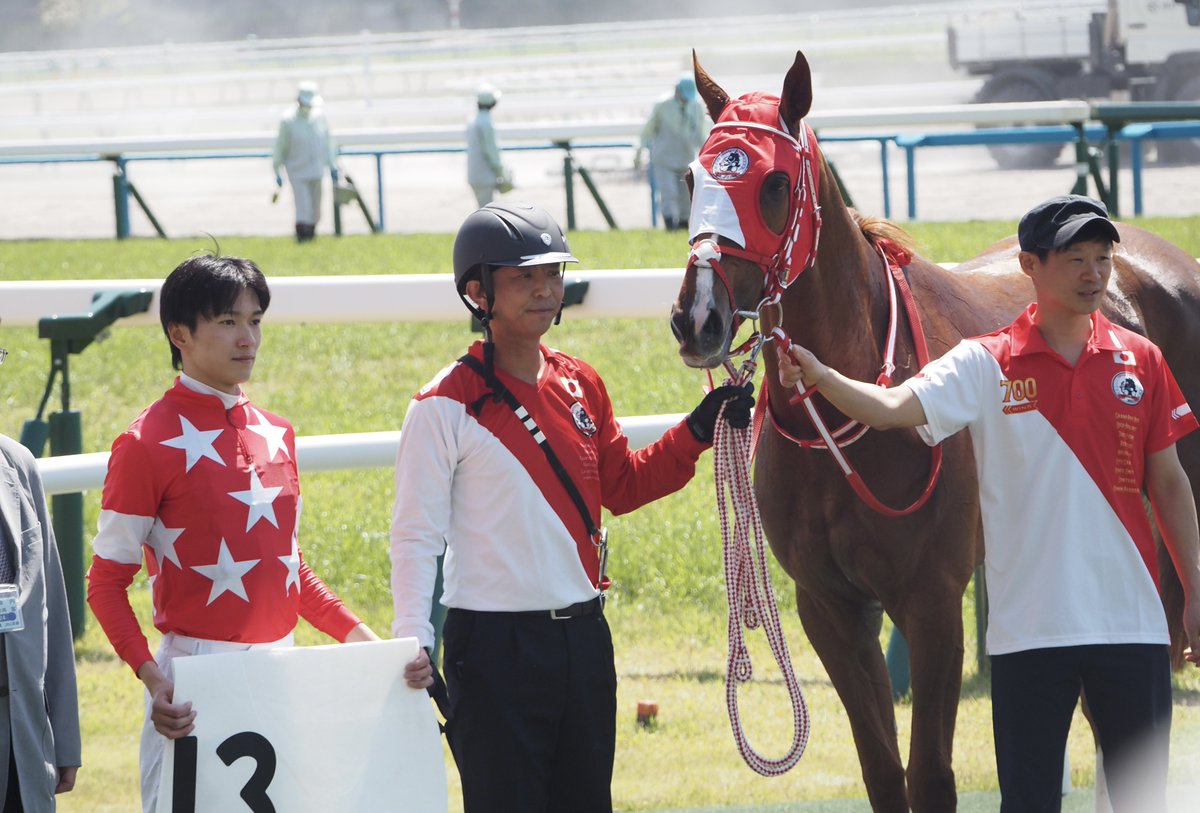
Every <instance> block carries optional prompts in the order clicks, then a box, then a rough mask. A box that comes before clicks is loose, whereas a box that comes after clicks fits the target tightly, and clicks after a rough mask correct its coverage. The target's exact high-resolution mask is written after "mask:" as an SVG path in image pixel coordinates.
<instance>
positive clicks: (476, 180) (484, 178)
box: [467, 84, 512, 206]
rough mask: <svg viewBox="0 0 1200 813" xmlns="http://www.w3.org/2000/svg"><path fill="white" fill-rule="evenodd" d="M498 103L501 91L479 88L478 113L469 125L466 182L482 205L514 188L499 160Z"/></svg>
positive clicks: (481, 86)
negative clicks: (494, 114)
mask: <svg viewBox="0 0 1200 813" xmlns="http://www.w3.org/2000/svg"><path fill="white" fill-rule="evenodd" d="M498 101H500V91H498V90H496V89H495V88H493V87H492V86H491V85H487V84H484V85H480V87H479V91H478V92H477V93H476V94H475V102H476V104H477V106H478V110H477V111H476V113H475V115H474V116H472V117H471V121H470V122H468V123H467V183H469V184H470V185H471V189H472V190H473V191H474V192H475V200H476V201H478V202H479V205H480V206H486V205H487V204H489V203H491V202H492V198H494V197H495V196H496V192H497V191H499V192H508V191H510V190H511V189H512V178H511V175H510V173H509V171H508V169H507V168H506V167H505V166H504V164H503V162H502V161H501V160H500V147H499V146H498V145H497V143H496V128H495V126H493V124H492V108H493V107H495V106H496V102H498Z"/></svg>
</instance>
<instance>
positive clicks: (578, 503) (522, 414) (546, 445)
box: [459, 353, 600, 543]
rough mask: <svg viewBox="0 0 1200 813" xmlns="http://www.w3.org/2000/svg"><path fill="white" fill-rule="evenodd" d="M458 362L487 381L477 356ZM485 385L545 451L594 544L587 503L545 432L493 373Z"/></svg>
mask: <svg viewBox="0 0 1200 813" xmlns="http://www.w3.org/2000/svg"><path fill="white" fill-rule="evenodd" d="M459 361H460V362H461V363H463V364H465V365H466V366H468V367H470V368H471V369H472V370H474V371H475V372H476V373H478V374H479V376H480V377H481V378H483V379H484V380H485V381H487V379H488V376H487V375H486V374H485V373H484V369H483V364H482V363H480V361H479V359H477V358H475V357H474V356H472V355H471V354H470V353H468V354H466V355H465V356H463V357H462V358H460V359H459ZM488 385H489V386H491V387H492V389H493V393H492V395H494V396H496V397H498V398H499V399H501V400H503V401H504V403H506V404H508V406H509V408H510V409H511V410H512V411H513V412H514V413H515V414H516V416H517V420H519V421H520V422H521V423H522V424H523V425H524V426H525V428H526V429H528V430H529V434H531V435H533V439H534V441H536V442H537V445H538V446H539V447H540V448H541V450H542V452H544V453H545V455H546V459H547V460H548V461H550V467H551V468H552V469H554V473H555V474H557V475H558V479H559V480H561V481H562V484H563V487H564V488H566V490H567V494H568V495H570V497H571V502H573V503H575V507H576V508H577V509H578V510H579V515H580V516H581V517H583V524H584V526H585V527H586V528H587V532H588V536H589V537H590V538H591V539H592V542H593V543H595V541H596V539H597V538H598V536H599V534H600V529H599V528H597V527H596V524H595V523H594V522H592V514H591V511H590V510H589V509H588V506H587V502H586V501H585V500H584V499H583V495H582V494H580V493H579V489H578V488H576V487H575V483H574V481H572V480H571V475H569V474H567V470H566V468H565V467H564V466H563V464H562V461H561V460H559V459H558V455H556V454H555V453H554V449H552V448H550V440H549V439H548V438H547V437H546V435H545V434H543V432H542V430H541V429H539V428H538V425H537V422H536V421H534V419H533V416H532V415H530V414H529V410H527V409H526V408H525V407H524V406H522V405H521V402H520V401H518V400H517V396H515V395H513V393H512V390H510V389H509V388H508V387H506V386H504V384H503V383H502V382H501V381H500V380H499V379H498V378H496V377H495V376H492V377H491V381H488ZM485 397H486V396H485ZM482 401H483V399H482V398H481V399H480V400H479V401H476V402H475V404H476V413H478V408H479V407H480V406H481V402H482Z"/></svg>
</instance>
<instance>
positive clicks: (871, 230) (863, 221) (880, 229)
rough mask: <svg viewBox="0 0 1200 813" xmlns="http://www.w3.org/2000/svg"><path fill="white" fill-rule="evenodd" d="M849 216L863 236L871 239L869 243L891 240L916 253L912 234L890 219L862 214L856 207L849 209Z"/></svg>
mask: <svg viewBox="0 0 1200 813" xmlns="http://www.w3.org/2000/svg"><path fill="white" fill-rule="evenodd" d="M850 216H851V217H853V218H854V222H855V223H857V224H858V228H859V230H861V231H862V233H863V236H864V237H866V238H867V239H868V240H870V241H871V245H876V244H877V243H878V242H879V241H880V240H891V241H892V242H893V243H896V244H898V245H900V246H901V247H903V248H905V249H907V250H908V251H909V253H911V254H916V253H917V241H916V240H915V239H913V236H912V235H911V234H909V233H908V232H906V231H905V230H904V229H902V228H900V227H899V226H897V225H896V224H895V223H893V222H891V221H890V220H884V219H883V218H882V217H872V216H870V215H864V214H863V213H862V212H860V211H858V210H857V209H850Z"/></svg>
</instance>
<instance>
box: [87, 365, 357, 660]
mask: <svg viewBox="0 0 1200 813" xmlns="http://www.w3.org/2000/svg"><path fill="white" fill-rule="evenodd" d="M300 506H301V500H300V481H299V473H298V470H297V468H296V450H295V435H294V433H293V431H292V427H291V426H290V425H289V424H288V423H287V421H285V420H284V419H282V418H280V417H278V416H276V415H272V414H270V413H267V412H263V411H262V410H259V409H258V408H256V407H254V406H253V405H252V404H251V403H250V402H249V401H248V400H246V398H245V397H244V396H243V397H242V398H241V399H240V400H239V401H238V403H237V404H236V405H235V406H234V407H233V408H232V409H229V410H226V408H225V406H224V404H223V403H222V402H221V400H220V399H219V398H217V397H215V396H213V395H206V394H201V393H198V392H194V391H193V390H191V389H188V388H187V387H186V386H184V385H183V384H182V383H180V382H178V381H177V382H176V384H175V386H174V388H172V389H171V390H169V391H168V392H167V393H166V394H165V395H164V396H163V397H162V398H161V399H160V400H159V401H156V402H155V403H154V404H152V405H151V406H150V407H148V408H147V409H146V410H145V411H144V412H143V413H142V414H141V415H140V416H139V417H138V418H137V420H135V421H134V422H133V423H132V424H131V425H130V427H129V429H127V430H126V431H125V432H124V433H122V434H121V435H120V436H119V437H118V438H117V439H116V441H114V442H113V451H112V457H111V458H110V460H109V465H108V475H107V477H106V478H105V482H104V494H103V497H102V499H101V506H100V507H101V511H100V521H99V526H100V529H99V533H98V534H97V535H96V539H95V556H94V557H93V560H92V567H91V569H90V571H89V572H88V603H89V604H90V605H91V607H92V610H93V612H94V613H95V614H96V618H97V619H98V620H99V621H100V625H101V626H102V627H103V628H104V631H105V633H106V634H107V635H108V637H109V640H110V641H112V644H113V647H114V649H116V651H117V654H118V655H119V656H120V657H121V658H122V660H124V661H125V662H126V663H128V664H129V666H130V667H131V668H132V669H133V670H134V671H136V670H137V669H138V667H139V666H141V665H142V664H143V663H145V662H146V661H148V660H152V659H153V658H152V656H151V654H150V649H149V646H148V644H147V641H146V637H145V635H143V634H142V631H141V628H140V626H139V625H138V621H137V618H136V616H135V615H134V613H133V610H132V608H131V606H130V603H129V597H128V592H127V591H128V588H129V585H130V584H131V583H132V581H133V578H134V577H135V576H136V575H137V572H138V571H139V570H140V569H141V566H142V559H143V555H144V557H145V563H146V569H147V572H148V573H149V575H150V581H151V586H152V594H153V599H154V625H155V627H157V628H158V629H159V630H160V631H162V632H175V633H178V634H181V635H188V636H192V637H196V638H206V639H210V640H219V641H239V642H243V643H262V642H266V641H274V640H278V639H280V638H283V637H284V636H286V635H287V634H288V633H290V632H291V631H292V630H293V628H294V627H295V625H296V619H297V616H298V615H300V616H303V617H304V618H305V619H306V620H307V621H309V622H310V623H312V624H313V626H315V627H317V628H318V629H320V630H322V631H323V632H326V633H327V634H329V635H331V636H332V637H334V638H336V639H337V640H343V639H344V638H345V636H346V634H347V633H348V632H349V631H350V630H351V629H352V628H353V627H354V626H355V625H356V624H357V623H358V619H357V618H356V617H355V616H354V615H353V614H352V613H350V612H349V610H347V609H346V608H345V606H344V605H343V604H342V602H341V601H340V600H339V599H338V598H337V597H336V596H335V595H333V593H332V592H331V591H330V590H329V588H328V587H326V586H325V584H324V583H323V582H322V581H321V580H320V579H319V578H317V576H316V575H315V574H314V573H313V572H312V570H310V569H309V567H308V565H307V564H305V563H304V561H303V559H302V558H301V556H300V553H299V550H298V547H297V541H296V537H297V529H298V526H299V519H300Z"/></svg>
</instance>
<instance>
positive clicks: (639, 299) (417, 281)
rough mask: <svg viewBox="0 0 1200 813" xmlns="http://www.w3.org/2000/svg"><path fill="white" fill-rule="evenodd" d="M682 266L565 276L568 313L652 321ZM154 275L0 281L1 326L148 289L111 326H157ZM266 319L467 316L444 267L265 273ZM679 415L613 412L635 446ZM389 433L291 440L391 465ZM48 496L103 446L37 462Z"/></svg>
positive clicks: (319, 462) (95, 459)
mask: <svg viewBox="0 0 1200 813" xmlns="http://www.w3.org/2000/svg"><path fill="white" fill-rule="evenodd" d="M681 277H682V271H679V270H675V269H661V270H634V269H630V270H610V271H581V272H578V273H571V274H568V281H574V280H582V281H586V282H587V283H588V290H587V294H586V296H585V297H584V300H583V303H582V304H580V305H573V306H571V309H570V311H569V313H570V314H571V318H573V319H605V318H655V317H659V318H662V319H663V320H664V321H665V320H666V317H667V314H668V311H669V308H670V306H671V302H672V301H673V300H674V299H675V295H676V294H677V293H678V292H679V283H680V279H681ZM161 284H162V280H159V279H152V280H151V279H140V280H139V279H134V280H64V281H58V282H53V281H37V282H0V303H2V311H3V312H2V313H0V316H2V317H3V319H4V325H5V326H6V327H15V326H26V327H28V326H32V325H36V324H37V322H38V320H39V319H40V318H41V317H42V316H49V315H68V314H74V313H86V312H87V310H88V308H89V306H90V305H91V301H92V294H93V292H95V291H99V290H127V289H146V290H149V291H153V292H154V294H155V300H153V301H151V304H150V307H149V310H148V311H147V312H146V313H142V314H138V315H136V316H131V317H128V318H126V319H121V320H119V321H118V322H116V323H115V325H118V326H126V325H128V326H133V325H150V324H157V316H156V315H155V314H156V313H157V311H158V304H157V301H156V300H157V295H158V290H159V288H160V286H161ZM269 313H270V314H271V316H270V321H271V322H272V323H273V324H288V323H298V322H307V323H310V324H311V323H318V322H319V323H325V324H343V323H364V322H422V321H425V322H427V321H446V320H454V319H462V320H464V321H465V320H467V319H468V314H467V311H466V308H464V307H463V304H462V302H461V301H459V299H458V297H457V296H456V295H455V293H454V286H453V282H452V279H451V277H450V275H449V274H413V275H389V276H353V277H272V278H271V307H270V310H269ZM682 417H683V416H682V415H681V414H680V415H640V416H633V417H628V418H622V419H620V423H621V427H622V429H624V431H625V434H626V435H628V436H629V441H630V444H631V445H632V446H634V447H635V448H636V447H641V446H645V445H647V444H649V443H652V442H653V441H655V440H656V439H658V438H659V437H661V436H662V434H663V432H665V431H666V430H667V429H668V428H670V427H671V426H674V425H675V424H676V423H678V422H679V421H680V420H681V419H682ZM399 443H400V433H399V432H360V433H355V434H340V435H312V436H309V437H301V438H297V439H296V454H297V458H298V461H297V462H298V463H299V464H300V468H301V470H303V471H334V470H341V469H359V468H381V467H388V466H392V465H394V463H395V460H396V448H397V446H398V444H399ZM38 467H39V468H40V470H41V472H42V479H43V481H44V483H45V486H46V492H47V493H48V494H67V493H72V492H76V491H87V490H89V489H95V488H99V487H100V486H102V485H103V483H104V474H105V472H106V470H107V468H108V452H93V453H89V454H81V455H64V456H62V457H51V458H42V459H39V460H38Z"/></svg>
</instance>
